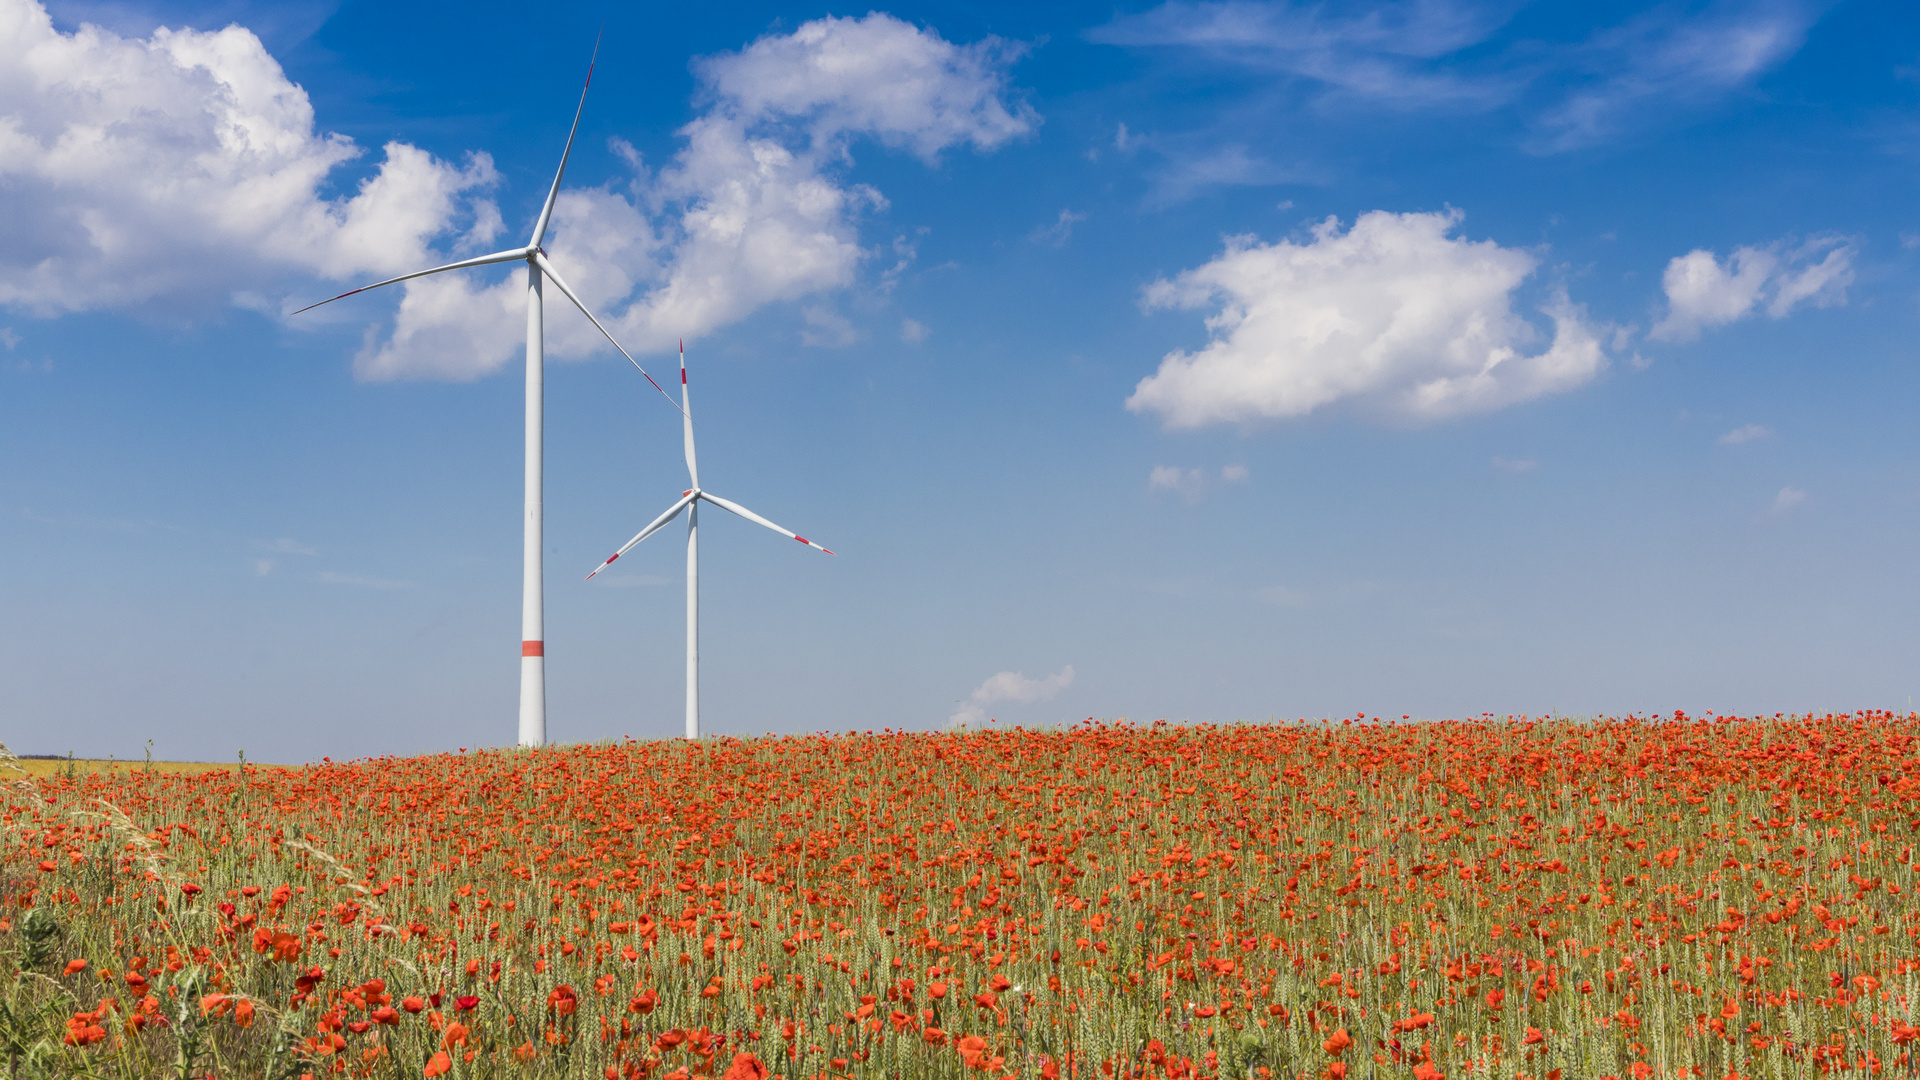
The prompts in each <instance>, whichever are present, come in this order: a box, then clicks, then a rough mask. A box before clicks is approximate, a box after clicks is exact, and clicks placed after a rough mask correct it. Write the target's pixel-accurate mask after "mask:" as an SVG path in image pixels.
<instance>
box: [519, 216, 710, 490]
mask: <svg viewBox="0 0 1920 1080" xmlns="http://www.w3.org/2000/svg"><path fill="white" fill-rule="evenodd" d="M533 261H534V262H535V263H537V264H538V265H539V267H540V271H541V273H544V274H546V275H547V277H548V278H550V279H552V281H553V283H554V284H555V285H558V286H559V287H560V292H561V293H562V294H563V295H565V296H566V298H567V299H569V300H571V301H573V306H574V307H577V308H579V309H580V314H582V315H585V316H586V317H587V321H588V322H590V323H592V324H593V328H594V329H595V330H598V331H600V333H601V334H602V335H603V336H604V337H605V338H606V339H607V341H608V342H609V343H611V344H612V345H613V347H614V348H616V349H619V350H620V355H621V356H624V357H626V358H627V363H629V364H632V365H633V366H634V369H635V370H637V371H639V372H640V374H641V376H642V377H643V378H645V379H646V380H647V381H648V382H650V383H653V388H654V389H655V390H658V391H660V396H661V397H663V398H666V399H667V404H669V405H673V395H671V394H669V393H667V391H666V388H665V387H663V386H661V385H660V384H659V383H657V382H653V376H651V375H648V374H647V369H646V368H643V367H641V366H640V361H638V360H635V359H634V358H633V354H632V353H630V352H628V351H627V350H626V349H624V348H622V347H621V345H620V343H619V342H618V341H614V340H613V335H612V334H610V333H607V328H606V327H604V326H601V325H600V320H599V319H596V318H594V317H593V312H591V311H588V310H587V305H585V304H583V303H581V302H580V298H579V297H578V296H575V295H574V293H573V290H572V289H571V288H569V287H568V286H567V282H566V279H564V278H562V277H561V276H560V271H558V270H555V269H554V268H553V260H551V259H549V258H547V253H546V252H544V251H536V252H534V253H533ZM673 407H674V408H676V409H677V408H679V407H680V406H678V405H673ZM696 486H697V485H696Z"/></svg>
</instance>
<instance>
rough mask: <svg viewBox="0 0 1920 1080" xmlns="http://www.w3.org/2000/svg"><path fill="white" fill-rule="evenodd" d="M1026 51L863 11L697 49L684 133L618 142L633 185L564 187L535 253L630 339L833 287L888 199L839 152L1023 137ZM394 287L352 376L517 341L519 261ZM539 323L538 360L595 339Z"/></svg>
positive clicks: (463, 360) (582, 330)
mask: <svg viewBox="0 0 1920 1080" xmlns="http://www.w3.org/2000/svg"><path fill="white" fill-rule="evenodd" d="M1023 52H1024V47H1022V46H1019V45H1015V44H1011V43H1008V42H1005V41H1002V40H1000V39H998V38H987V39H985V40H983V41H979V42H975V43H974V44H971V45H956V44H953V43H951V42H948V41H946V40H944V39H943V38H941V37H940V35H939V34H938V33H936V32H934V31H932V30H930V29H921V28H918V27H915V26H913V25H911V24H909V23H906V22H903V21H901V20H899V19H896V18H894V17H892V16H890V15H886V14H882V13H874V14H870V15H867V16H865V17H864V18H858V19H853V18H825V19H817V20H814V21H813V22H809V23H806V24H804V25H802V26H801V27H800V28H799V29H797V30H795V31H794V32H793V33H791V34H787V35H768V36H766V37H763V38H761V39H759V40H758V41H756V42H754V43H753V44H751V45H749V46H747V47H746V48H745V49H743V50H741V51H740V52H737V53H729V54H725V55H722V56H717V57H710V58H707V59H705V60H702V61H700V62H698V63H697V64H696V65H695V71H696V72H697V74H698V75H699V78H700V80H701V83H702V93H701V96H702V98H704V99H705V100H706V101H707V102H708V107H707V111H706V112H705V113H704V114H702V115H701V116H700V117H698V118H697V119H695V120H694V121H693V122H691V123H689V124H687V125H686V126H685V127H683V128H682V129H681V131H680V135H681V138H682V139H683V140H684V145H683V147H682V148H681V150H680V151H679V153H678V154H676V155H675V156H674V158H673V160H672V162H670V163H669V164H668V165H666V166H665V167H664V168H662V169H660V170H659V171H658V172H657V173H653V172H649V171H648V170H647V168H646V167H645V165H644V163H642V162H641V161H640V157H639V155H638V153H637V152H633V151H632V150H631V148H627V149H626V150H625V151H623V153H624V156H626V157H627V159H628V161H629V163H630V164H631V165H632V166H633V168H634V178H633V181H632V185H631V187H632V197H631V198H629V197H627V196H625V195H621V194H618V193H616V192H614V191H612V190H610V189H592V190H588V191H584V192H581V191H570V192H568V193H566V194H565V195H564V196H563V197H562V199H561V202H560V205H559V206H557V207H556V208H555V213H554V232H553V238H552V240H551V241H549V244H548V249H549V250H550V251H551V252H553V255H554V261H555V263H556V264H557V265H558V266H559V268H560V271H561V273H562V274H564V275H565V276H566V278H567V281H568V283H569V284H572V285H573V286H574V288H576V289H578V290H579V291H580V293H581V299H583V300H585V301H586V302H587V303H588V304H589V305H592V306H593V307H594V308H595V309H596V311H597V313H598V314H599V315H600V317H601V319H602V321H603V322H606V323H607V324H608V325H609V328H610V329H611V330H612V331H613V332H614V334H615V335H616V336H618V337H619V338H620V339H621V342H622V343H623V344H625V345H626V346H627V347H628V348H629V349H630V350H633V351H636V352H640V351H662V350H668V349H671V348H672V347H673V343H674V342H675V341H677V340H679V339H682V338H686V339H694V338H698V337H701V336H703V335H705V334H707V333H710V332H712V331H713V330H715V329H717V328H719V327H722V326H725V325H727V324H729V323H732V322H735V321H737V320H739V319H741V318H744V317H745V316H746V315H747V314H749V313H751V312H752V311H754V310H755V309H757V308H759V307H762V306H764V305H767V304H771V303H778V302H784V301H794V300H801V299H804V298H806V297H809V296H815V295H818V294H820V293H823V292H827V291H830V290H834V289H840V288H845V287H847V286H849V285H851V284H852V283H853V282H854V280H855V276H856V273H857V271H858V269H859V266H860V264H861V262H862V260H864V259H865V258H867V257H868V255H869V252H868V251H867V250H866V249H864V248H862V247H861V245H860V238H859V218H860V216H861V215H862V214H863V213H865V212H866V211H867V210H870V209H878V208H882V207H884V206H885V205H886V199H885V198H884V197H883V196H882V195H881V194H880V193H879V192H878V191H876V190H875V189H873V188H872V187H869V186H867V185H864V184H852V183H847V182H845V181H844V180H842V179H841V178H840V177H839V176H838V175H837V174H838V172H839V171H840V170H842V169H843V168H844V166H845V165H846V164H848V163H850V162H851V161H852V156H851V153H850V150H849V144H850V142H851V140H852V139H853V138H855V137H858V136H866V137H870V138H873V139H875V140H877V141H879V142H880V143H882V144H883V145H886V146H891V147H897V148H901V149H905V150H908V151H910V152H912V153H913V154H915V155H917V156H919V157H920V158H921V159H922V160H924V161H927V162H929V163H931V162H932V161H934V160H935V159H936V158H937V156H938V154H939V153H940V151H942V150H944V149H947V148H950V147H954V146H962V145H965V146H971V147H973V148H974V149H976V150H980V151H989V150H992V149H994V148H996V147H998V146H1001V145H1003V144H1004V143H1006V142H1007V141H1009V140H1011V139H1015V138H1019V137H1021V136H1023V135H1026V134H1028V133H1030V132H1031V131H1032V130H1033V129H1034V127H1035V126H1036V125H1037V124H1038V123H1039V117H1038V116H1037V115H1036V114H1035V113H1034V112H1033V110H1032V109H1031V108H1030V107H1028V106H1026V105H1025V104H1024V103H1021V102H1018V101H1017V100H1015V99H1014V98H1013V97H1012V95H1011V93H1010V91H1009V88H1008V85H1007V74H1006V72H1007V68H1008V67H1009V66H1010V65H1011V64H1012V63H1013V62H1014V61H1015V60H1017V59H1019V57H1020V56H1021V55H1022V54H1023ZM894 246H895V250H896V252H898V253H899V254H900V255H901V261H900V263H899V265H897V266H895V267H894V268H893V269H892V270H890V271H887V272H886V274H883V275H882V278H883V280H882V282H881V287H882V290H883V291H884V290H885V288H887V287H889V286H890V285H891V283H892V281H893V279H895V278H897V277H898V275H899V274H900V273H901V272H903V271H904V269H905V267H906V266H907V265H908V264H909V263H910V262H911V260H912V258H913V254H914V246H913V242H911V241H909V240H907V238H905V237H902V238H901V239H900V240H898V241H896V243H895V245H894ZM407 288H408V296H407V297H406V299H405V300H404V301H402V304H401V307H400V312H399V315H398V317H397V319H396V321H395V324H394V329H393V332H392V334H391V336H390V337H389V338H388V339H387V340H385V341H375V340H372V339H370V340H369V344H368V346H367V348H366V349H365V350H363V351H362V354H361V356H360V358H359V359H358V361H356V366H357V370H358V371H359V372H360V373H361V375H362V376H363V377H367V378H411V377H426V378H474V377H478V376H480V375H483V374H486V373H487V372H489V371H492V370H494V369H496V368H498V367H500V366H501V365H502V364H505V363H507V362H508V361H509V360H511V359H512V358H513V357H514V356H516V355H518V353H519V351H520V350H521V349H522V348H523V346H522V345H521V344H520V339H521V337H522V336H523V335H522V331H521V330H520V329H519V327H520V326H521V325H522V320H523V319H524V314H521V312H523V310H524V303H525V301H524V297H523V292H524V289H525V286H524V284H521V278H520V277H519V275H515V276H513V277H511V278H509V279H508V280H506V281H503V282H499V283H498V284H495V285H492V286H486V287H476V286H475V285H474V284H473V282H472V279H470V278H456V277H455V276H454V275H446V276H445V277H443V278H433V279H427V280H426V281H424V282H419V283H411V282H410V283H408V286H407ZM415 294H421V298H420V299H419V300H418V301H417V302H416V299H415ZM556 307H557V305H555V304H553V303H549V304H548V310H549V311H555V310H556ZM814 310H815V311H816V312H817V311H822V310H825V309H820V308H817V307H816V308H815V309H814ZM828 321H829V322H831V319H829V320H828ZM848 329H850V328H848ZM547 335H548V337H547V350H548V355H550V356H558V357H561V358H567V357H580V356H586V355H592V354H597V353H600V352H602V351H603V350H604V349H605V348H606V346H605V345H604V344H603V343H602V342H601V341H600V338H599V335H598V333H597V332H596V331H594V330H593V328H592V327H591V326H590V325H588V324H587V322H586V320H584V319H582V318H580V317H579V316H578V315H576V314H574V313H572V312H570V311H567V310H558V311H557V313H556V315H554V316H552V317H550V318H549V320H548V324H547ZM803 339H804V340H806V341H807V342H808V343H810V344H822V345H825V344H834V343H840V344H844V343H845V341H846V340H847V331H846V330H843V329H841V328H839V327H828V326H822V325H821V324H819V323H817V322H814V321H809V325H808V329H806V330H805V331H803Z"/></svg>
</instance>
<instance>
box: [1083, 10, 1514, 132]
mask: <svg viewBox="0 0 1920 1080" xmlns="http://www.w3.org/2000/svg"><path fill="white" fill-rule="evenodd" d="M1511 6H1512V5H1509V4H1462V3H1449V2H1446V0H1424V2H1418V3H1411V4H1407V3H1357V4H1345V5H1340V6H1337V7H1330V6H1327V5H1322V4H1294V3H1285V2H1282V3H1254V2H1248V0H1227V2H1224V3H1219V2H1213V3H1190V2H1185V0H1173V2H1170V3H1165V4H1162V5H1160V6H1159V7H1157V8H1153V9H1151V10H1149V11H1145V12H1142V13H1140V14H1137V15H1122V16H1120V17H1118V18H1116V19H1114V20H1113V21H1112V22H1110V23H1108V24H1107V25H1105V26H1102V27H1099V28H1098V29H1095V30H1093V31H1091V32H1090V33H1089V34H1088V37H1090V38H1091V39H1092V40H1094V41H1097V42H1102V43H1104V44H1109V45H1124V46H1133V47H1153V48H1161V47H1167V46H1185V47H1188V48H1196V49H1201V50H1205V51H1207V52H1209V53H1212V54H1215V55H1218V56H1222V57H1225V58H1227V59H1230V60H1232V61H1235V62H1237V63H1240V64H1244V65H1247V66H1251V67H1255V68H1261V69H1265V70H1269V71H1280V72H1283V73H1286V74H1289V75H1295V76H1300V77H1303V78H1307V79H1312V80H1315V81H1317V82H1320V83H1322V84H1325V85H1326V86H1327V87H1329V88H1330V89H1332V90H1334V91H1336V92H1338V93H1342V94H1345V95H1349V96H1353V97H1357V98H1365V99H1369V100H1374V101H1385V102H1390V103H1394V104H1398V105H1403V106H1409V107H1412V106H1423V107H1430V106H1434V105H1441V104H1450V103H1461V102H1466V103H1472V104H1487V103H1492V102H1495V101H1498V100H1501V99H1502V98H1504V97H1506V96H1507V95H1508V94H1509V93H1510V92H1511V85H1510V84H1511V80H1508V79H1487V78H1479V77H1463V76H1460V75H1457V74H1454V73H1452V72H1449V71H1445V70H1439V69H1436V68H1433V67H1432V66H1430V65H1427V64H1424V63H1423V61H1431V60H1435V59H1438V58H1440V57H1444V56H1446V55H1448V54H1450V53H1453V52H1456V51H1458V50H1460V49H1463V48H1466V47H1468V46H1471V45H1474V44H1476V43H1478V42H1480V41H1483V40H1485V39H1486V38H1487V37H1488V36H1489V35H1491V34H1492V33H1493V32H1494V31H1495V30H1497V29H1499V28H1500V26H1501V24H1503V23H1505V22H1506V21H1507V15H1508V9H1509V8H1510V7H1511Z"/></svg>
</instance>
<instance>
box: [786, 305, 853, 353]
mask: <svg viewBox="0 0 1920 1080" xmlns="http://www.w3.org/2000/svg"><path fill="white" fill-rule="evenodd" d="M800 318H801V321H802V322H803V323H805V326H803V327H802V328H801V330H800V344H802V345H807V346H810V347H812V348H816V349H838V348H841V347H842V346H846V345H851V344H853V343H854V342H856V341H859V340H860V331H858V330H856V329H854V326H853V323H851V322H849V321H848V320H847V317H846V316H845V315H842V314H840V313H839V312H837V311H835V310H833V309H832V308H826V307H819V306H814V307H809V308H805V309H803V310H802V311H801V312H800Z"/></svg>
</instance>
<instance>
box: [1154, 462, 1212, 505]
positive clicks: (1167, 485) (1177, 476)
mask: <svg viewBox="0 0 1920 1080" xmlns="http://www.w3.org/2000/svg"><path fill="white" fill-rule="evenodd" d="M1147 490H1148V491H1172V492H1177V493H1179V495H1180V497H1181V498H1183V499H1185V500H1187V501H1188V502H1190V503H1194V502H1199V501H1200V500H1201V499H1202V498H1204V497H1205V496H1206V492H1207V474H1206V473H1204V472H1202V471H1201V470H1199V469H1182V468H1180V467H1178V466H1175V465H1155V466H1154V467H1153V471H1152V472H1150V473H1148V474H1147Z"/></svg>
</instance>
